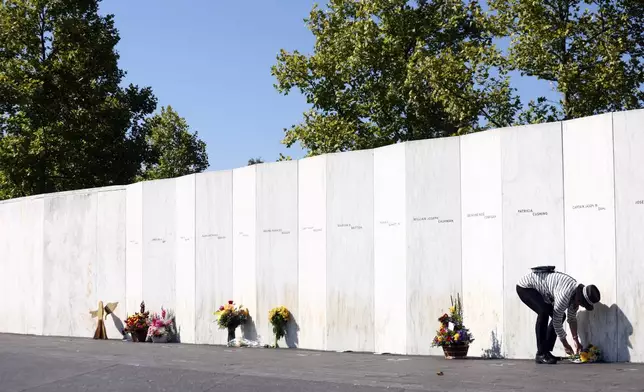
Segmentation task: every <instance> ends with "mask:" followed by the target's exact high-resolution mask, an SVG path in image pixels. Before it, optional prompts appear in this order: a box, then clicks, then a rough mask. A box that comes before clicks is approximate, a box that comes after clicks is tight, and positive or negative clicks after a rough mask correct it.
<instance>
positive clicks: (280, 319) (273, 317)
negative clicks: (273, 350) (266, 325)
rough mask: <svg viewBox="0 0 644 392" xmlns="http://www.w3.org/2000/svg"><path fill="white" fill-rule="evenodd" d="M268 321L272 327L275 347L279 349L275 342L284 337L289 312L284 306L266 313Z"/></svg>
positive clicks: (289, 315) (289, 317)
mask: <svg viewBox="0 0 644 392" xmlns="http://www.w3.org/2000/svg"><path fill="white" fill-rule="evenodd" d="M268 319H269V320H270V322H271V325H272V326H273V334H274V335H275V347H279V346H278V344H277V342H278V340H280V339H281V338H283V337H284V336H286V326H287V325H288V322H289V320H290V319H291V312H289V310H288V309H286V308H285V307H284V306H279V307H277V308H273V309H271V311H270V312H268Z"/></svg>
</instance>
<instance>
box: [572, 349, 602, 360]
mask: <svg viewBox="0 0 644 392" xmlns="http://www.w3.org/2000/svg"><path fill="white" fill-rule="evenodd" d="M570 359H571V360H572V361H573V362H576V363H593V362H600V361H601V359H602V351H601V350H600V349H599V348H597V347H595V346H593V345H592V344H591V345H589V346H588V348H586V349H584V350H582V352H580V353H579V354H576V355H573V356H572V357H571V358H570Z"/></svg>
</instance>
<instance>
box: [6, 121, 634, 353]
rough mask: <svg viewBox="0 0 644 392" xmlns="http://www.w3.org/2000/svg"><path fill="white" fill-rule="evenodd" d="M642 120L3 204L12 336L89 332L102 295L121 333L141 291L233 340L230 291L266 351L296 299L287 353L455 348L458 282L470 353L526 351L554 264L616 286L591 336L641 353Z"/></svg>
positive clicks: (494, 135)
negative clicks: (220, 319) (537, 289)
mask: <svg viewBox="0 0 644 392" xmlns="http://www.w3.org/2000/svg"><path fill="white" fill-rule="evenodd" d="M643 124H644V111H632V112H624V113H615V114H607V115H602V116H595V117H589V118H584V119H578V120H573V121H567V122H563V123H554V124H543V125H533V126H527V127H518V128H506V129H499V130H492V131H486V132H482V133H477V134H471V135H465V136H461V137H453V138H444V139H435V140H425V141H415V142H409V143H405V144H397V145H393V146H388V147H384V148H379V149H376V150H365V151H355V152H348V153H340V154H330V155H325V156H318V157H314V158H306V159H303V160H300V161H297V162H282V163H272V164H263V165H256V166H250V167H245V168H240V169H235V170H232V171H223V172H209V173H202V174H197V175H191V176H186V177H181V178H177V179H169V180H162V181H151V182H144V183H138V184H133V185H128V186H126V187H109V188H100V189H92V190H82V191H74V192H67V193H60V194H52V195H42V196H35V197H30V198H23V199H17V200H9V201H3V202H0V269H1V271H2V273H0V295H1V296H3V297H4V298H13V299H14V300H9V301H2V302H0V315H2V316H3V317H2V318H0V332H11V333H27V334H37V335H40V334H44V335H62V336H84V337H89V336H92V334H93V333H94V329H95V327H96V320H95V319H92V318H91V317H90V315H89V311H90V310H95V308H96V305H97V302H98V301H99V300H102V301H104V302H113V301H118V302H119V307H118V308H117V311H116V313H115V317H114V318H112V319H111V320H110V319H109V318H108V322H107V328H108V335H109V336H110V338H120V334H119V330H120V328H121V324H120V323H121V321H122V320H124V319H125V317H126V316H127V314H132V313H133V312H136V311H137V310H138V309H139V304H140V302H141V301H142V300H145V301H146V304H147V305H148V309H149V310H151V311H159V310H160V308H161V306H164V307H168V308H172V309H174V310H175V311H176V313H177V321H178V323H179V327H180V331H181V338H182V341H183V342H186V343H207V344H222V343H225V337H226V332H225V331H220V330H218V329H217V327H216V324H215V323H214V321H215V320H214V316H213V312H214V311H215V310H216V309H217V307H218V306H219V305H221V304H223V303H225V302H226V301H228V300H234V301H235V302H236V303H237V304H242V305H244V306H246V307H248V308H249V310H250V312H251V316H252V317H253V323H252V324H251V325H249V326H248V327H247V328H245V329H244V334H245V335H246V336H247V337H249V338H255V337H257V336H258V334H259V335H260V336H261V338H262V339H263V340H264V341H267V342H270V341H271V334H272V331H271V328H270V325H269V322H268V311H269V309H271V308H272V307H274V306H279V305H285V306H287V307H288V308H289V309H290V310H291V312H292V313H293V315H294V316H295V320H296V322H297V324H294V327H295V325H297V327H296V328H294V329H292V330H291V331H290V332H291V338H290V339H289V340H290V341H289V342H287V341H283V342H281V345H282V346H286V345H290V346H297V347H301V348H308V349H321V350H339V351H368V352H369V351H375V352H380V353H383V352H388V353H401V354H423V355H425V354H440V350H437V349H432V348H430V345H431V340H432V338H433V336H434V334H435V331H436V328H437V318H438V317H439V316H440V315H441V314H442V313H443V312H445V311H447V310H448V307H449V305H450V303H449V299H450V295H455V294H457V293H461V294H462V297H463V302H464V306H465V322H466V325H467V326H468V327H469V328H470V329H471V330H472V332H473V334H474V336H475V338H476V342H475V343H474V345H472V347H471V348H470V355H472V356H481V355H487V356H497V355H503V356H506V357H509V358H530V357H532V356H533V355H534V351H535V338H534V332H533V331H534V321H535V315H534V314H533V313H532V312H531V311H530V310H529V309H528V308H527V307H525V305H523V304H522V303H521V302H520V300H519V298H518V296H517V295H516V291H515V285H516V282H517V280H518V279H519V278H520V277H521V276H522V275H523V274H525V273H527V272H528V271H529V268H530V267H532V266H535V265H555V266H557V267H558V269H560V270H564V271H566V272H567V273H569V274H571V275H572V276H573V277H575V278H577V279H578V280H579V281H580V282H582V283H585V284H589V283H594V284H596V285H597V286H598V287H599V288H600V290H601V292H602V299H603V301H602V302H603V304H600V305H598V306H597V308H596V310H595V311H594V312H584V311H582V312H580V314H579V316H578V318H579V325H580V336H581V338H582V341H584V343H593V344H596V345H599V346H600V347H601V348H602V349H603V350H604V352H605V354H606V357H607V359H608V360H620V361H627V360H631V361H636V362H642V361H644V356H643V355H641V354H639V353H640V352H641V351H642V350H641V347H640V342H641V341H642V342H644V337H643V336H644V324H642V323H640V322H639V315H640V313H641V312H640V310H639V309H640V303H641V302H642V300H644V298H642V295H640V292H642V286H643V285H644V283H643V282H644V281H643V280H642V279H641V275H642V272H644V267H642V265H641V264H642V263H641V262H640V258H639V256H640V255H641V254H642V253H643V252H644V249H641V248H642V246H644V245H642V244H644V238H643V237H642V232H644V172H643V170H644V169H642V167H644V166H643V165H642V163H643V162H642V159H643V158H641V155H642V154H641V151H644V125H643ZM298 329H299V330H298ZM556 352H557V353H562V350H561V345H560V344H559V343H557V349H556Z"/></svg>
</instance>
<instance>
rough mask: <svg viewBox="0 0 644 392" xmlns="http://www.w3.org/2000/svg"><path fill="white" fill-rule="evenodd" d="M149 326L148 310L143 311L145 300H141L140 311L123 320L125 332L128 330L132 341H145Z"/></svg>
mask: <svg viewBox="0 0 644 392" xmlns="http://www.w3.org/2000/svg"><path fill="white" fill-rule="evenodd" d="M149 328H150V312H146V311H145V302H141V311H140V312H138V313H135V314H133V315H132V316H129V317H128V318H127V319H126V320H125V332H129V333H130V335H131V336H132V341H133V342H141V343H143V342H145V340H146V338H147V336H148V329H149Z"/></svg>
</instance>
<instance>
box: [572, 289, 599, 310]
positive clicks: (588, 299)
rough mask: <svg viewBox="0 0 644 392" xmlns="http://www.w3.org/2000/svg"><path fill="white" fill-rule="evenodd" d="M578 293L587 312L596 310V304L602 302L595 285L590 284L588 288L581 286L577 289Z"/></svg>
mask: <svg viewBox="0 0 644 392" xmlns="http://www.w3.org/2000/svg"><path fill="white" fill-rule="evenodd" d="M577 291H578V294H579V299H580V301H581V306H583V307H584V308H586V309H587V310H593V309H595V304H596V303H598V302H599V301H601V293H600V292H599V289H598V288H597V286H595V285H594V284H589V285H588V286H584V285H583V284H580V285H579V286H578V287H577Z"/></svg>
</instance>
